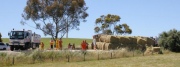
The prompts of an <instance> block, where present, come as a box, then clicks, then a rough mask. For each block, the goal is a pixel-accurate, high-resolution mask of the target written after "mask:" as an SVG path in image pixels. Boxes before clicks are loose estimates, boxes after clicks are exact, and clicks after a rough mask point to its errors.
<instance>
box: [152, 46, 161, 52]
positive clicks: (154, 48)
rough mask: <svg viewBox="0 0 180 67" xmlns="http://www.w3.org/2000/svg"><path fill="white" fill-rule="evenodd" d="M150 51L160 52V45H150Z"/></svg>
mask: <svg viewBox="0 0 180 67" xmlns="http://www.w3.org/2000/svg"><path fill="white" fill-rule="evenodd" d="M152 51H153V53H154V52H160V51H161V48H160V47H152Z"/></svg>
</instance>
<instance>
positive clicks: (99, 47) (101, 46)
mask: <svg viewBox="0 0 180 67" xmlns="http://www.w3.org/2000/svg"><path fill="white" fill-rule="evenodd" d="M104 44H105V42H96V45H97V49H99V50H103V45H104Z"/></svg>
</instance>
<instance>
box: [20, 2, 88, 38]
mask: <svg viewBox="0 0 180 67" xmlns="http://www.w3.org/2000/svg"><path fill="white" fill-rule="evenodd" d="M87 9H88V7H86V3H85V1H84V0H27V4H26V6H25V8H24V12H23V13H22V17H23V20H22V21H21V23H22V24H23V25H24V24H27V22H26V21H27V20H32V21H33V23H34V24H35V26H36V29H39V30H41V31H42V32H43V33H44V34H45V35H50V36H52V38H53V39H55V38H58V35H61V38H62V37H63V36H64V35H65V34H66V33H68V31H69V30H71V29H77V30H78V29H79V28H78V26H79V25H80V22H86V17H87V16H88V13H87V12H86V10H87ZM59 33H60V34H59Z"/></svg>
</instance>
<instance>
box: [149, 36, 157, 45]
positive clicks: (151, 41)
mask: <svg viewBox="0 0 180 67" xmlns="http://www.w3.org/2000/svg"><path fill="white" fill-rule="evenodd" d="M154 43H155V41H154V40H153V39H151V38H149V37H148V38H147V46H151V45H154Z"/></svg>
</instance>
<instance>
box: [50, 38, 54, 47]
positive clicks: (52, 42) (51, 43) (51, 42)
mask: <svg viewBox="0 0 180 67" xmlns="http://www.w3.org/2000/svg"><path fill="white" fill-rule="evenodd" d="M53 44H54V41H53V39H51V40H50V47H51V49H53Z"/></svg>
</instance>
